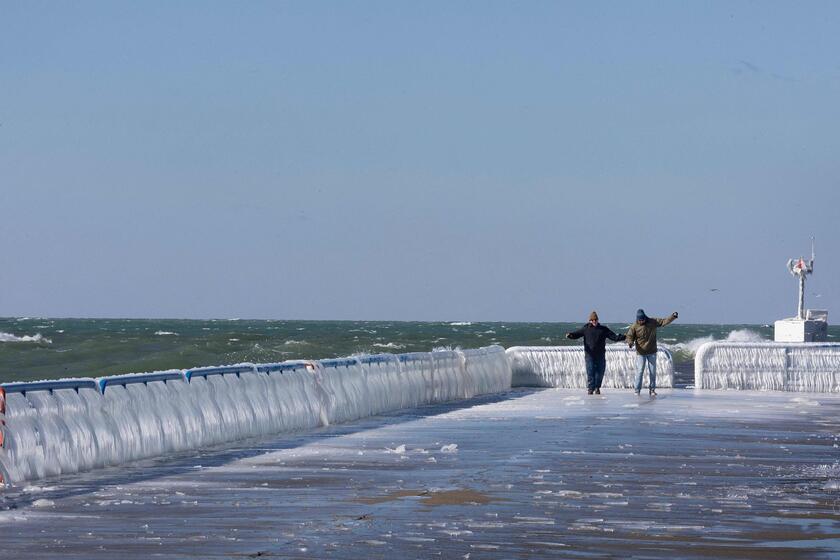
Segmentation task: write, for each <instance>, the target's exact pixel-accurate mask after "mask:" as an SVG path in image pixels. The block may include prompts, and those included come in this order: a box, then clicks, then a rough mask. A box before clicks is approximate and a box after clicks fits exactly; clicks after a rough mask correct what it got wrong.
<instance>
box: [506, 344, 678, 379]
mask: <svg viewBox="0 0 840 560" xmlns="http://www.w3.org/2000/svg"><path fill="white" fill-rule="evenodd" d="M507 355H508V359H509V360H510V366H511V372H512V374H513V386H514V387H519V386H523V387H570V388H582V387H586V365H585V361H584V352H583V348H582V347H581V346H515V347H513V348H508V349H507ZM606 357H607V369H606V372H605V373H604V382H603V385H602V387H610V388H630V387H633V385H634V383H635V378H636V351H635V350H631V349H629V348H627V347H626V346H625V345H623V344H616V345H610V346H607V355H606ZM647 381H648V374H647V370H645V374H644V379H643V382H644V385H645V386H647ZM656 386H657V387H673V386H674V364H673V360H672V359H671V353H670V352H668V351H667V350H664V349H662V348H660V349H659V351H658V352H657V354H656Z"/></svg>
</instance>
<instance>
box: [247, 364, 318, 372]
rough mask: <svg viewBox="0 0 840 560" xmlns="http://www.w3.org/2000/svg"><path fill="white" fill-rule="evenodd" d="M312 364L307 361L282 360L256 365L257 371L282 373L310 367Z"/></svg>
mask: <svg viewBox="0 0 840 560" xmlns="http://www.w3.org/2000/svg"><path fill="white" fill-rule="evenodd" d="M312 368H313V366H312V364H310V363H309V362H283V363H279V364H260V365H257V371H259V372H262V373H268V374H271V373H283V372H286V371H295V370H300V369H312Z"/></svg>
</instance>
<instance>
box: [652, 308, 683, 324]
mask: <svg viewBox="0 0 840 560" xmlns="http://www.w3.org/2000/svg"><path fill="white" fill-rule="evenodd" d="M679 316H680V315H679V313H677V312H676V311H674V312H673V313H671V314H670V315H668V316H667V317H665V318H664V319H657V320H656V324H657V325H658V326H660V327H664V326H665V325H669V324H671V323H673V322H674V319H676V318H677V317H679Z"/></svg>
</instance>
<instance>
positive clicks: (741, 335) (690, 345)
mask: <svg viewBox="0 0 840 560" xmlns="http://www.w3.org/2000/svg"><path fill="white" fill-rule="evenodd" d="M714 340H715V337H714V336H712V335H709V336H701V337H698V338H692V339H691V340H689V341H688V342H677V343H676V344H666V345H665V346H666V347H667V348H668V349H669V350H671V351H673V352H683V353H685V354H688V355H690V356H694V354H696V353H697V350H698V349H699V348H700V347H701V346H703V345H704V344H706V343H707V342H713V341H714ZM724 340H725V341H726V342H764V341H766V340H767V339H766V338H764V337H763V336H761V334H759V333H757V332H755V331H751V330H750V329H736V330H734V331H732V332H730V333H729V334H728V335H726V338H725V339H724Z"/></svg>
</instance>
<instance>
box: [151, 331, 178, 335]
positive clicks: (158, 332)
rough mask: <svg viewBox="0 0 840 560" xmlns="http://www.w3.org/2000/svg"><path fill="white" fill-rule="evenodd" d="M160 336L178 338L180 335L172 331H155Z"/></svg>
mask: <svg viewBox="0 0 840 560" xmlns="http://www.w3.org/2000/svg"><path fill="white" fill-rule="evenodd" d="M155 334H156V335H158V336H178V333H176V332H172V331H155Z"/></svg>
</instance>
